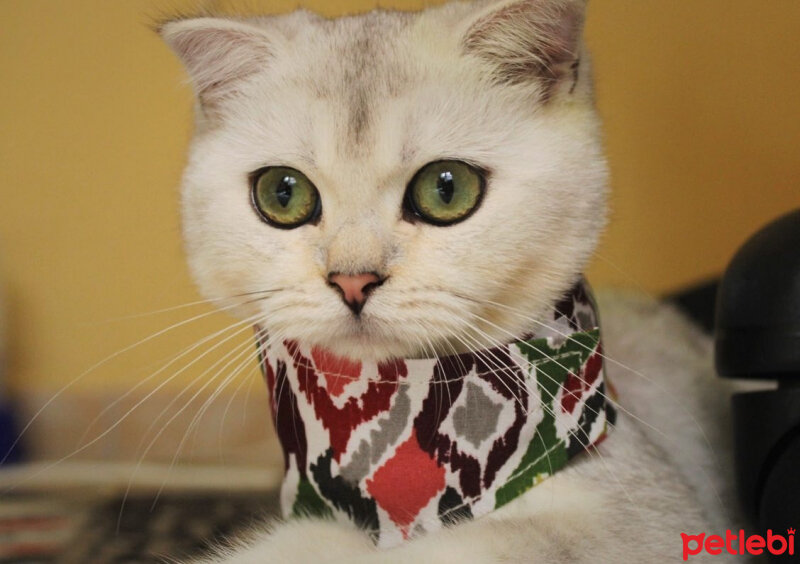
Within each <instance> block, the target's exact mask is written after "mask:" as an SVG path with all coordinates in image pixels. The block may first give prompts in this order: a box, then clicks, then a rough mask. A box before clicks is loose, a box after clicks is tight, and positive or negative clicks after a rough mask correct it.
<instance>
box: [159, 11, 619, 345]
mask: <svg viewBox="0 0 800 564" xmlns="http://www.w3.org/2000/svg"><path fill="white" fill-rule="evenodd" d="M582 17H583V5H582V2H580V1H564V0H558V1H552V0H551V1H544V0H540V1H532V0H528V1H519V0H517V1H511V2H509V1H506V2H494V3H488V4H486V3H483V4H480V5H473V4H453V5H449V6H446V7H444V8H438V9H433V10H429V11H426V12H422V13H420V14H402V13H385V12H378V13H371V14H367V15H364V16H358V17H352V18H346V19H340V20H333V21H329V20H323V19H321V18H317V17H316V16H313V15H310V14H308V13H305V12H301V13H295V14H292V15H289V16H282V17H278V18H269V19H261V20H247V21H232V20H219V19H208V18H204V19H199V20H183V21H177V22H172V23H170V24H167V25H166V26H165V27H164V28H163V30H162V34H163V35H164V37H165V38H166V40H167V41H168V42H169V43H170V45H171V46H172V47H173V48H174V49H175V50H176V52H178V54H179V55H180V56H181V58H182V59H183V60H184V62H185V63H186V65H187V68H188V69H189V72H190V75H191V76H192V80H193V83H194V86H195V89H196V91H197V93H198V100H199V102H200V103H199V107H198V132H197V135H196V137H195V140H194V142H193V144H192V148H191V155H190V162H189V165H188V167H187V169H186V173H185V176H184V181H183V213H184V231H185V238H186V242H187V249H188V255H189V263H190V266H191V269H192V272H193V274H194V277H195V279H196V281H197V283H198V285H199V287H200V288H201V290H202V292H203V293H204V294H205V295H206V296H207V297H209V298H215V299H219V298H227V297H230V298H231V300H230V302H227V303H226V305H229V304H234V303H237V304H239V305H238V306H237V307H235V308H234V309H233V311H235V312H236V313H237V315H239V316H242V317H251V316H255V317H256V318H257V321H258V323H259V324H260V325H261V326H263V327H264V328H265V329H266V330H267V331H268V332H269V334H270V335H272V336H278V337H281V338H288V339H296V340H299V341H301V342H303V343H308V344H313V345H320V346H323V347H326V348H328V349H330V350H332V351H333V352H335V353H338V354H340V355H345V356H351V357H361V358H368V359H382V358H386V357H391V356H415V355H426V354H430V351H431V349H434V350H436V351H437V352H438V353H439V354H446V353H449V352H452V350H453V349H458V350H461V349H465V348H475V347H477V346H479V345H480V346H482V345H486V344H488V343H490V342H492V341H493V340H498V341H503V342H507V341H509V340H510V339H511V338H512V336H515V335H521V334H522V333H524V332H526V331H527V330H529V329H530V328H533V327H535V325H534V322H532V321H531V320H530V319H529V316H535V315H537V314H538V313H540V312H542V311H543V310H544V309H545V308H547V307H548V306H549V305H551V304H552V302H553V301H555V300H556V299H558V297H559V296H560V294H561V293H563V292H564V291H565V290H566V289H568V287H569V286H570V285H571V284H572V283H573V281H574V280H575V278H576V276H577V275H578V274H580V273H581V272H582V270H583V268H584V267H585V264H586V262H587V260H588V258H589V256H590V255H591V253H592V251H593V249H594V246H595V243H596V239H597V237H598V234H599V231H600V230H601V228H602V226H603V224H604V221H605V208H604V192H605V177H606V173H605V165H604V160H603V157H602V153H601V149H600V145H599V134H598V130H597V120H596V118H595V114H594V110H593V104H592V99H591V86H590V84H589V76H588V70H587V67H588V65H587V64H586V62H587V61H586V59H585V54H584V53H583V52H582V48H581V43H580V39H579V34H580V27H581V25H580V24H581V22H582ZM579 57H582V58H583V59H582V62H581V65H580V66H576V64H575V61H576V60H577V59H578V58H579ZM439 161H454V162H446V163H444V164H442V165H434V168H433V169H430V168H429V169H427V170H426V171H424V172H423V173H420V171H421V170H423V169H425V167H426V165H429V164H430V163H436V162H439ZM274 167H285V169H283V170H278V169H275V168H274ZM286 169H292V170H286ZM294 171H297V172H294ZM418 173H420V174H418ZM448 175H450V176H448ZM451 177H452V178H451ZM415 179H416V180H415ZM412 180H415V182H412ZM254 186H255V188H254ZM426 188H427V191H426ZM409 190H416V191H415V192H414V193H413V194H409V192H408V191H409ZM415 212H417V213H415ZM420 212H421V213H420ZM442 218H444V219H443V220H442ZM441 223H447V225H442V224H441ZM366 273H369V274H368V275H366V276H362V275H365V274H366ZM337 275H338V277H336V276H337ZM332 276H333V277H334V278H331V277H332ZM337 282H338V285H337ZM367 283H368V284H369V286H368V287H367V288H365V289H364V292H363V293H364V294H365V296H366V299H365V300H364V299H363V297H362V296H360V295H359V296H358V301H359V307H360V311H358V313H356V311H357V310H358V309H359V307H349V306H348V304H347V303H345V300H344V299H343V298H344V297H345V296H346V297H347V298H348V299H349V301H350V302H351V303H350V306H352V305H353V300H354V299H355V298H354V295H356V294H359V293H360V288H361V286H363V285H364V284H367ZM367 291H368V293H367ZM235 296H240V297H238V298H235ZM361 306H363V307H361Z"/></svg>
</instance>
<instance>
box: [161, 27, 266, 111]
mask: <svg viewBox="0 0 800 564" xmlns="http://www.w3.org/2000/svg"><path fill="white" fill-rule="evenodd" d="M158 33H159V35H160V36H161V37H162V39H163V40H164V41H165V42H166V43H167V45H169V47H170V48H171V49H172V50H173V51H174V52H175V54H177V55H178V57H179V58H180V60H181V61H182V62H183V64H184V66H185V67H186V70H187V72H188V73H189V77H190V79H191V82H192V86H193V87H194V91H195V94H196V95H197V98H198V100H199V101H200V105H201V106H202V108H203V109H204V110H206V111H213V110H214V108H215V107H216V106H218V105H219V103H220V102H221V101H222V100H223V99H225V98H226V97H229V96H231V95H233V94H235V93H236V91H237V88H238V87H239V85H240V84H241V83H242V82H243V81H244V80H245V79H247V78H248V77H250V76H251V75H253V74H255V73H257V72H258V71H259V70H261V69H263V68H264V66H265V65H266V64H267V63H268V61H269V59H270V56H271V48H270V39H269V37H268V36H267V33H266V32H265V31H263V30H261V29H259V28H257V27H254V26H252V25H249V24H247V23H244V22H237V21H232V20H225V19H221V18H192V19H182V20H173V21H169V22H166V23H164V24H162V25H161V26H159V28H158Z"/></svg>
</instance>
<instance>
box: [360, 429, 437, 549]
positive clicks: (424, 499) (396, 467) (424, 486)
mask: <svg viewBox="0 0 800 564" xmlns="http://www.w3.org/2000/svg"><path fill="white" fill-rule="evenodd" d="M444 478H445V469H444V468H443V467H442V466H439V465H438V464H437V463H436V461H434V460H433V459H432V458H431V457H430V455H429V454H428V453H427V452H425V451H424V450H422V448H420V446H419V441H418V440H417V433H416V431H412V433H411V437H410V438H409V439H408V440H407V441H406V442H404V443H403V444H402V445H400V446H399V447H397V450H396V451H395V454H394V456H393V457H392V458H390V459H389V460H387V461H386V463H385V464H384V465H383V466H381V467H380V468H378V470H377V471H376V472H375V474H374V476H373V477H372V478H371V479H369V480H367V491H368V492H369V494H370V495H371V496H372V497H373V498H375V501H376V502H378V505H379V506H380V507H381V508H382V509H383V510H384V511H386V513H388V514H389V517H390V518H391V519H392V521H394V522H395V523H396V524H397V526H398V527H400V529H401V530H402V532H403V537H404V538H407V537H408V527H409V525H411V523H413V522H414V519H416V517H417V514H418V513H419V512H420V510H421V509H422V508H423V507H425V506H426V505H428V503H429V502H430V500H431V499H433V498H434V497H435V496H436V495H437V494H438V493H439V492H441V491H443V490H444V486H445V479H444Z"/></svg>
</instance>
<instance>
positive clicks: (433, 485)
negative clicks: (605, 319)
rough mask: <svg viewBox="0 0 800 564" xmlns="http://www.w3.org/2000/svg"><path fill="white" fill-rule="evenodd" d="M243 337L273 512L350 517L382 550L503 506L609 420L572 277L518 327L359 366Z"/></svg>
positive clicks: (586, 313)
mask: <svg viewBox="0 0 800 564" xmlns="http://www.w3.org/2000/svg"><path fill="white" fill-rule="evenodd" d="M256 337H257V341H258V349H259V357H260V361H261V368H262V370H263V372H264V375H265V378H266V380H267V385H268V387H269V391H270V405H271V411H272V417H273V421H274V424H275V428H276V430H277V433H278V437H279V439H280V442H281V446H282V448H283V453H284V461H285V472H286V473H285V478H284V481H283V485H282V488H281V506H282V509H283V513H284V515H285V516H286V517H290V516H309V515H314V516H323V517H329V518H333V519H339V520H349V521H351V522H354V523H355V524H356V525H358V526H359V527H360V528H362V529H364V530H365V531H366V532H368V533H369V534H370V535H372V537H373V539H374V540H375V542H376V543H377V544H378V545H379V546H381V547H390V546H394V545H397V544H399V543H400V542H402V541H403V540H405V539H409V538H413V537H415V536H418V535H420V534H424V533H426V532H431V531H435V530H437V529H439V528H441V527H443V526H448V525H451V524H453V523H456V522H458V521H460V520H464V519H475V518H478V517H480V516H483V515H485V514H487V513H489V512H491V511H493V510H495V509H497V508H499V507H502V506H503V505H505V504H507V503H508V502H510V501H512V500H514V499H515V498H517V497H519V496H520V495H522V494H523V493H525V492H526V491H528V490H529V489H530V488H532V487H533V486H535V485H537V484H538V483H540V482H541V481H542V480H544V479H545V478H547V477H548V476H550V475H552V474H553V473H555V472H556V471H558V470H559V469H561V468H563V467H564V466H565V465H566V464H567V462H568V460H569V459H571V458H572V457H574V456H576V455H577V454H579V453H581V452H584V451H585V450H587V449H589V448H591V447H593V446H594V445H596V444H597V443H598V442H599V441H600V440H602V439H603V438H604V437H605V434H606V432H607V430H608V427H609V425H613V422H614V418H615V412H614V409H613V406H612V405H611V400H610V399H609V398H608V389H607V388H608V386H607V383H606V382H605V381H604V369H603V354H602V347H601V343H600V328H599V322H598V316H597V310H596V306H595V302H594V299H593V298H592V295H591V293H590V289H589V287H588V285H587V284H586V282H585V281H584V280H583V279H581V280H580V281H579V282H578V283H577V284H576V285H575V286H574V287H573V288H572V290H571V291H570V292H569V293H568V294H567V295H566V296H565V297H564V299H563V300H561V301H560V302H559V303H558V304H557V305H556V306H555V307H554V308H553V309H552V311H551V313H550V314H549V316H546V317H544V318H542V319H541V320H540V322H539V325H538V326H537V327H534V328H533V330H532V332H531V333H530V334H529V335H526V336H525V337H523V338H521V339H519V340H517V341H515V342H513V343H510V344H507V345H504V346H498V347H492V348H488V349H484V350H480V351H473V352H467V353H463V354H458V355H451V356H444V357H438V358H431V359H395V360H392V361H387V362H381V363H375V362H362V361H354V360H350V359H344V358H340V357H336V356H334V355H332V354H331V353H329V352H328V351H326V350H323V349H319V348H316V347H304V346H302V345H300V344H298V343H296V342H293V341H284V342H279V343H272V344H268V338H267V335H266V333H265V332H264V331H263V330H260V329H258V328H257V330H256Z"/></svg>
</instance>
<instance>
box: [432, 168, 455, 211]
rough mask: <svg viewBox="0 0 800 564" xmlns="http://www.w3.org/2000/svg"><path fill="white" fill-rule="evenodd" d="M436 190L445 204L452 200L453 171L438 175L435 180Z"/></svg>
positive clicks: (453, 187) (453, 190)
mask: <svg viewBox="0 0 800 564" xmlns="http://www.w3.org/2000/svg"><path fill="white" fill-rule="evenodd" d="M436 191H437V192H439V197H440V198H441V199H442V201H443V202H444V203H445V204H449V203H450V202H452V201H453V193H454V192H455V191H456V187H455V185H454V184H453V173H451V172H443V173H441V174H440V175H439V179H438V180H437V181H436Z"/></svg>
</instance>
